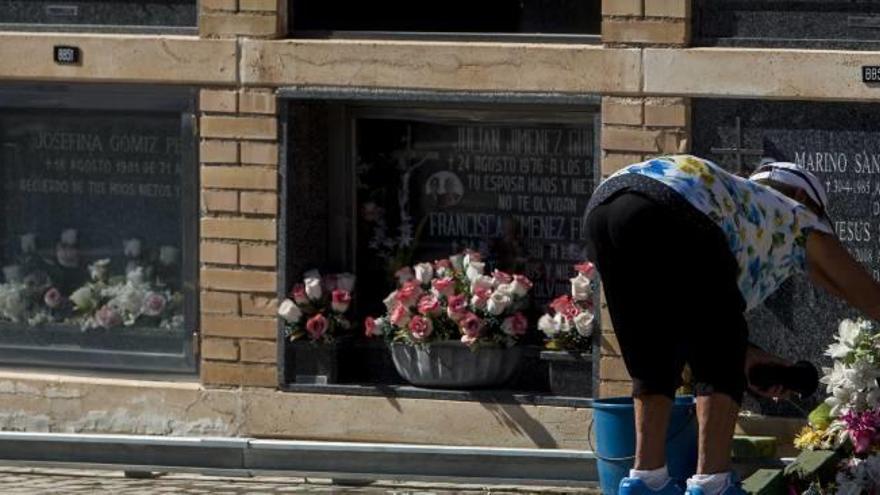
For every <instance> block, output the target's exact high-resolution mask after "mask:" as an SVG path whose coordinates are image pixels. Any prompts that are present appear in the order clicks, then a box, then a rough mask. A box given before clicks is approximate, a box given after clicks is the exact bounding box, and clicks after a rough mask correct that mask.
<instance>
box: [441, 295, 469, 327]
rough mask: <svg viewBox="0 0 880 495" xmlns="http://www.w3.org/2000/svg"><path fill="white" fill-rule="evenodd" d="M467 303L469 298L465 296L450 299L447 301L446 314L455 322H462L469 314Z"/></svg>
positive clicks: (455, 296)
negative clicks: (467, 313)
mask: <svg viewBox="0 0 880 495" xmlns="http://www.w3.org/2000/svg"><path fill="white" fill-rule="evenodd" d="M467 303H468V300H467V296H466V295H464V294H456V295H454V296H450V297H449V299H447V300H446V314H447V315H449V318H451V319H452V320H453V321H459V320H461V319H462V318H463V317H464V315H465V313H466V312H467Z"/></svg>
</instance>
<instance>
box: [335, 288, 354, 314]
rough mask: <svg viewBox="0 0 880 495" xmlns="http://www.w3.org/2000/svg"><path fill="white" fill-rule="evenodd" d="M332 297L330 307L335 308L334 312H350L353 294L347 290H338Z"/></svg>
mask: <svg viewBox="0 0 880 495" xmlns="http://www.w3.org/2000/svg"><path fill="white" fill-rule="evenodd" d="M332 296H333V298H332V301H331V303H330V306H331V307H332V308H333V311H336V312H337V313H345V312H346V311H348V306H349V305H350V304H351V293H349V292H348V291H347V290H341V289H336V290H334V291H333V293H332Z"/></svg>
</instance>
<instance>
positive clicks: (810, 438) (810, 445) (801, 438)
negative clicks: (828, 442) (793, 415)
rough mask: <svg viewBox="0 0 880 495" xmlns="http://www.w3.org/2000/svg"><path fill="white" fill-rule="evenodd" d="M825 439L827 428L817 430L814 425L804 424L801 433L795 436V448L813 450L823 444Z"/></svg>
mask: <svg viewBox="0 0 880 495" xmlns="http://www.w3.org/2000/svg"><path fill="white" fill-rule="evenodd" d="M824 440H825V430H817V429H814V428H813V427H812V426H804V428H803V429H802V430H801V432H800V433H798V434H797V436H796V437H794V448H796V449H798V450H813V449H816V448H819V447H821V446H822V443H823V442H824Z"/></svg>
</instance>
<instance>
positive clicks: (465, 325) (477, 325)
mask: <svg viewBox="0 0 880 495" xmlns="http://www.w3.org/2000/svg"><path fill="white" fill-rule="evenodd" d="M458 326H459V328H460V329H461V333H462V334H464V335H467V336H469V337H473V338H477V337H479V336H480V332H482V331H483V320H481V319H480V317H479V316H477V315H475V314H473V313H467V314H465V315H464V317H462V319H461V321H459V322H458Z"/></svg>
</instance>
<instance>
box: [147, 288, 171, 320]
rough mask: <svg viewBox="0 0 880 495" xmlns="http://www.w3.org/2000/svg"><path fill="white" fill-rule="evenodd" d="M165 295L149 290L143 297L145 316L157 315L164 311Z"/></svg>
mask: <svg viewBox="0 0 880 495" xmlns="http://www.w3.org/2000/svg"><path fill="white" fill-rule="evenodd" d="M165 303H166V301H165V297H163V296H162V295H161V294H156V293H155V292H150V293H148V294H147V296H146V297H145V298H144V307H143V311H144V314H145V315H147V316H159V315H161V314H162V312H163V311H165Z"/></svg>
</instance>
